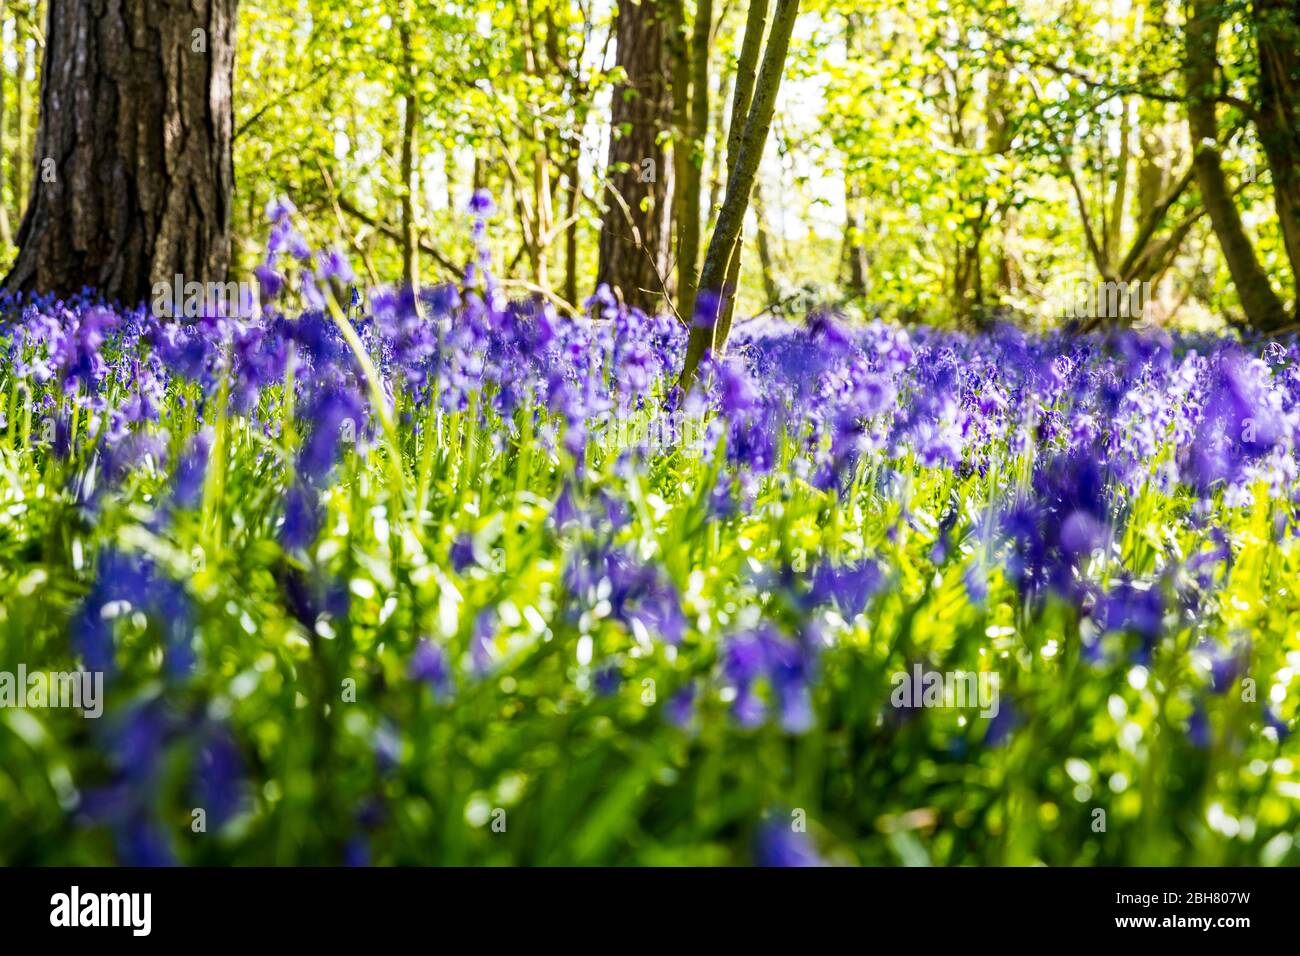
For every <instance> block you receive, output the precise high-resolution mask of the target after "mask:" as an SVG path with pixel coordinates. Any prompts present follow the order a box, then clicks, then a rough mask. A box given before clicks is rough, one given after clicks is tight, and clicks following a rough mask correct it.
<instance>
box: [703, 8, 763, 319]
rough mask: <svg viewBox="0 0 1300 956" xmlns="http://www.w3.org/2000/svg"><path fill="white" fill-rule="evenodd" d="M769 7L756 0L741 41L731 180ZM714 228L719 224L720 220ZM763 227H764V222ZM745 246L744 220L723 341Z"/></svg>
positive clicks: (732, 264) (728, 288) (725, 287)
mask: <svg viewBox="0 0 1300 956" xmlns="http://www.w3.org/2000/svg"><path fill="white" fill-rule="evenodd" d="M767 9H768V0H752V2H751V3H750V5H749V13H748V15H747V16H746V18H745V38H744V39H743V40H742V41H741V44H740V59H739V61H737V64H736V85H735V89H734V91H733V92H732V102H731V129H730V130H729V131H728V133H727V163H728V165H729V166H730V167H731V168H730V170H729V171H728V173H727V180H728V182H730V180H731V177H732V176H733V175H735V168H736V157H737V155H738V154H739V152H740V141H741V136H742V135H743V134H744V131H745V127H744V124H745V120H746V118H748V116H749V108H750V106H751V105H753V101H754V84H755V83H757V82H758V58H759V55H760V54H761V53H762V52H763V34H764V33H765V32H766V30H767ZM756 182H757V180H756ZM714 228H715V229H716V228H717V225H716V223H715V225H714ZM759 229H760V230H761V229H762V223H761V222H760V223H759ZM744 246H745V227H744V223H743V222H742V223H741V228H740V231H739V232H737V233H736V242H735V245H734V246H733V247H732V249H731V258H730V260H729V261H728V262H727V275H726V278H725V279H724V280H723V282H722V289H721V292H722V303H721V310H720V316H719V318H718V332H717V335H716V336H715V337H716V338H718V339H720V340H721V341H723V342H725V341H726V340H727V335H728V334H729V333H730V332H731V320H732V317H733V316H734V315H735V312H736V291H737V288H738V287H739V285H740V260H741V255H742V253H743V252H744ZM715 291H716V290H715Z"/></svg>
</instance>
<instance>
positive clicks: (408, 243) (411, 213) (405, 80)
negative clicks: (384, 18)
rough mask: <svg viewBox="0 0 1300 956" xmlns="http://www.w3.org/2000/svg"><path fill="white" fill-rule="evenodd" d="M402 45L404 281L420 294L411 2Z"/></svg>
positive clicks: (402, 30) (407, 4) (405, 7)
mask: <svg viewBox="0 0 1300 956" xmlns="http://www.w3.org/2000/svg"><path fill="white" fill-rule="evenodd" d="M398 32H399V36H400V39H401V45H402V86H403V87H405V89H404V91H403V96H402V158H401V165H402V168H401V176H402V191H401V200H402V281H404V282H405V283H406V284H407V285H408V286H410V287H411V289H412V291H414V292H416V293H417V294H418V293H419V291H420V244H419V235H418V234H417V231H416V225H415V197H416V195H417V194H418V192H419V176H420V172H419V161H418V159H417V155H418V153H417V147H416V123H417V121H418V120H419V104H418V97H417V91H416V88H415V87H416V82H417V81H418V73H417V68H416V65H415V60H414V57H413V56H412V54H411V4H410V0H405V2H404V3H403V4H402V20H401V25H400V27H399V29H398Z"/></svg>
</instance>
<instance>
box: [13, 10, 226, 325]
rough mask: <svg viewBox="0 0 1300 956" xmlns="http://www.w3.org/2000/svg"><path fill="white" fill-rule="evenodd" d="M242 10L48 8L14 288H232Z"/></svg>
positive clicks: (130, 296) (125, 297) (134, 299)
mask: <svg viewBox="0 0 1300 956" xmlns="http://www.w3.org/2000/svg"><path fill="white" fill-rule="evenodd" d="M236 2H237V0H196V2H193V3H190V2H181V0H50V4H49V20H48V29H47V30H46V48H45V63H44V69H43V71H42V77H41V112H40V122H39V127H38V130H37V134H36V149H35V164H34V165H35V169H34V177H33V185H32V194H31V202H30V204H29V206H28V209H27V213H26V215H25V216H24V218H23V223H22V226H21V228H20V229H19V232H18V244H19V247H20V251H19V254H18V259H17V261H16V262H15V263H14V267H13V269H12V271H11V272H10V273H9V275H8V277H7V278H6V279H5V283H4V285H5V288H6V289H8V290H10V291H36V292H53V293H58V294H65V295H66V294H70V293H74V292H76V291H77V290H79V289H81V288H82V287H83V286H92V287H94V288H95V289H97V290H98V291H99V292H101V293H102V294H104V295H105V296H106V297H108V298H111V299H117V300H120V301H122V302H125V303H131V304H135V303H138V302H140V301H143V300H144V299H146V298H148V297H149V296H150V294H151V290H152V287H153V284H154V283H155V282H160V281H168V282H170V281H171V280H172V277H174V276H175V275H178V274H179V275H182V276H183V277H184V278H185V281H187V282H188V281H199V282H219V281H224V279H225V276H226V270H227V265H228V261H229V255H230V239H229V231H228V230H229V219H230V205H231V201H232V196H231V192H232V187H233V181H234V177H233V171H232V160H231V141H232V134H233V128H232V127H233V117H232V113H231V84H232V81H233V75H234V43H235V8H236ZM196 31H202V32H201V33H198V32H196ZM199 48H202V52H200V49H199Z"/></svg>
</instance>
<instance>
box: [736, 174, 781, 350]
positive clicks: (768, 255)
mask: <svg viewBox="0 0 1300 956" xmlns="http://www.w3.org/2000/svg"><path fill="white" fill-rule="evenodd" d="M754 218H755V219H756V220H758V232H757V237H756V238H757V244H758V264H759V267H760V268H761V270H762V272H763V294H764V295H766V296H767V302H768V304H769V305H771V304H773V303H775V302H778V301H780V299H781V290H780V289H778V288H777V285H776V267H775V263H774V262H773V261H772V244H771V243H770V242H769V241H768V238H767V204H766V203H764V202H763V184H762V183H759V182H755V183H754ZM737 248H739V246H737ZM735 305H736V298H735V296H732V299H731V302H730V303H728V308H733V309H734V308H735ZM728 328H730V323H728Z"/></svg>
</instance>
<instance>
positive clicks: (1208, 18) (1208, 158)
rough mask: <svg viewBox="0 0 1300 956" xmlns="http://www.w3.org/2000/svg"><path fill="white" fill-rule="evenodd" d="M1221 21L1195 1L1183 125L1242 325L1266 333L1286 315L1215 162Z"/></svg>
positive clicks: (1212, 0)
mask: <svg viewBox="0 0 1300 956" xmlns="http://www.w3.org/2000/svg"><path fill="white" fill-rule="evenodd" d="M1221 15H1222V14H1221V13H1220V7H1219V0H1195V3H1194V4H1193V14H1192V19H1191V21H1190V22H1189V23H1188V24H1187V60H1186V70H1187V76H1186V79H1187V119H1188V125H1189V127H1190V128H1191V134H1192V148H1193V150H1194V151H1195V156H1196V158H1195V160H1194V166H1195V170H1196V182H1197V185H1199V186H1200V188H1201V201H1202V202H1203V203H1204V204H1205V209H1206V211H1207V212H1208V213H1209V214H1210V223H1211V224H1212V225H1213V226H1214V234H1215V236H1217V237H1218V240H1219V246H1220V247H1221V248H1222V249H1223V258H1224V260H1225V261H1226V262H1227V264H1228V271H1229V272H1230V273H1231V274H1232V283H1233V285H1234V286H1236V288H1237V296H1238V297H1239V298H1240V299H1241V307H1242V309H1243V310H1244V311H1245V313H1246V321H1247V322H1249V323H1250V324H1251V326H1252V327H1254V328H1255V329H1258V330H1259V331H1261V332H1269V331H1273V330H1275V329H1277V328H1280V327H1281V326H1283V325H1285V324H1286V322H1287V315H1286V309H1285V308H1284V307H1283V305H1282V301H1281V299H1279V298H1278V296H1277V293H1275V292H1274V291H1273V286H1272V283H1271V282H1270V281H1269V278H1268V273H1267V272H1265V271H1264V269H1263V267H1262V266H1261V265H1260V263H1259V258H1258V257H1257V256H1256V255H1255V247H1254V246H1253V245H1252V244H1251V241H1250V237H1249V236H1248V235H1247V234H1246V229H1245V226H1244V225H1242V222H1241V213H1239V212H1238V211H1237V205H1236V202H1235V201H1234V200H1233V197H1232V191H1231V190H1230V189H1229V188H1228V181H1227V177H1226V176H1225V175H1224V172H1223V163H1222V162H1221V160H1220V158H1219V147H1218V141H1219V123H1218V119H1217V117H1216V115H1215V96H1214V92H1215V81H1216V73H1217V69H1218V40H1219V26H1220V23H1221V21H1220V17H1221Z"/></svg>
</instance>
